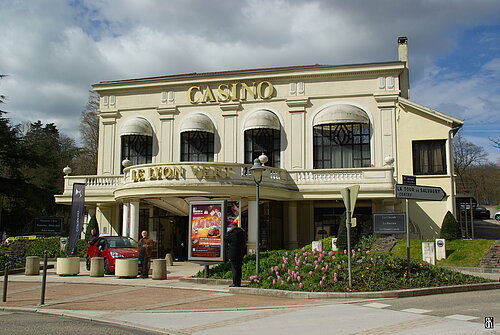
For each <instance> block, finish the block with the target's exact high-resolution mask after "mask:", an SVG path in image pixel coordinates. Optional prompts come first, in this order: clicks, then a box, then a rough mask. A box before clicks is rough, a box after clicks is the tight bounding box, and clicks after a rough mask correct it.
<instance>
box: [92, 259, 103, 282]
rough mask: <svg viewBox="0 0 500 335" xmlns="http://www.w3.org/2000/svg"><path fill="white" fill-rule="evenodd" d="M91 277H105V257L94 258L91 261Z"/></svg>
mask: <svg viewBox="0 0 500 335" xmlns="http://www.w3.org/2000/svg"><path fill="white" fill-rule="evenodd" d="M90 276H91V277H104V257H92V258H91V259H90Z"/></svg>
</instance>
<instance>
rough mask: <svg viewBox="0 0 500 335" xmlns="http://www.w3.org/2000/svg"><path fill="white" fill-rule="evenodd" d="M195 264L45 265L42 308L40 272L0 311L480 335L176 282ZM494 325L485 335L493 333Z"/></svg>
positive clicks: (245, 328)
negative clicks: (162, 274)
mask: <svg viewBox="0 0 500 335" xmlns="http://www.w3.org/2000/svg"><path fill="white" fill-rule="evenodd" d="M200 270H203V267H201V266H199V265H197V264H193V263H188V262H184V263H175V264H174V266H172V267H169V273H168V279H167V280H152V279H151V278H149V279H141V278H133V279H120V278H116V277H114V276H105V277H90V276H89V273H88V271H86V270H85V269H84V263H83V262H82V269H81V273H80V274H79V275H78V276H71V277H61V276H58V275H56V274H55V270H54V269H51V270H49V271H48V276H47V286H46V296H45V304H44V305H43V306H40V305H39V303H40V293H41V281H42V278H41V276H25V275H24V274H15V275H10V276H9V282H8V295H7V302H5V303H0V310H2V309H3V310H7V311H9V310H10V311H15V310H18V311H31V312H35V311H36V312H39V313H50V314H57V315H64V316H69V317H77V318H83V319H88V320H95V321H102V322H108V323H116V324H121V325H127V326H131V327H137V328H141V329H148V330H153V331H157V332H159V333H163V334H217V335H224V334H231V335H234V334H235V333H238V335H240V334H272V333H274V334H282V333H285V332H286V333H287V334H307V333H309V332H311V331H313V332H314V333H316V334H399V333H401V334H403V333H404V334H421V333H425V332H427V333H438V332H439V333H444V334H482V333H483V331H484V326H483V324H481V323H478V322H466V321H462V320H453V319H445V318H440V317H435V316H426V315H421V314H418V313H407V312H400V311H389V310H384V309H378V308H373V307H372V306H370V303H373V302H376V301H377V299H362V298H337V299H301V298H296V299H290V298H285V297H276V296H258V295H250V294H234V293H232V292H230V290H229V287H228V285H227V283H225V284H224V285H206V284H200V283H197V282H186V281H182V280H181V279H182V278H184V277H189V276H192V275H193V274H195V273H196V272H198V271H200ZM2 279H3V278H2ZM2 285H3V283H2ZM496 292H497V294H498V292H499V291H498V290H496ZM363 301H366V305H364V304H362V302H363ZM360 303H361V304H360ZM497 329H498V327H497ZM494 331H496V330H493V331H489V332H488V334H498V332H494Z"/></svg>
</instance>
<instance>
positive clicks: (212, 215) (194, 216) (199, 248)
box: [188, 201, 226, 262]
mask: <svg viewBox="0 0 500 335" xmlns="http://www.w3.org/2000/svg"><path fill="white" fill-rule="evenodd" d="M225 206H226V202H225V201H193V202H191V203H190V206H189V226H190V227H189V228H190V231H189V232H190V238H189V257H188V258H189V260H193V261H196V260H199V261H214V262H222V261H223V260H224V240H223V238H224V236H223V235H224V226H225V222H224V221H225V220H224V218H225V215H226V211H225V209H226V208H225Z"/></svg>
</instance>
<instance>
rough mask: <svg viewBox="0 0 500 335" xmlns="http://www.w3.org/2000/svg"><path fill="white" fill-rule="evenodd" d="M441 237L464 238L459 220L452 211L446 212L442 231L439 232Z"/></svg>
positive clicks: (448, 238) (450, 238)
mask: <svg viewBox="0 0 500 335" xmlns="http://www.w3.org/2000/svg"><path fill="white" fill-rule="evenodd" d="M439 237H440V238H444V239H446V240H458V239H461V238H462V231H461V229H460V226H459V225H458V222H457V220H455V217H454V216H453V214H451V212H450V211H448V213H446V215H445V217H444V220H443V224H442V225H441V232H440V234H439Z"/></svg>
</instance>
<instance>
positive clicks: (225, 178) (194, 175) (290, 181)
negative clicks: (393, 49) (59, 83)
mask: <svg viewBox="0 0 500 335" xmlns="http://www.w3.org/2000/svg"><path fill="white" fill-rule="evenodd" d="M250 168H251V165H249V164H234V163H211V162H199V163H169V164H144V165H136V166H131V167H129V168H127V169H125V171H124V175H111V176H67V177H65V189H64V196H68V195H70V194H71V192H72V188H73V184H74V183H84V184H85V185H86V190H87V194H88V195H91V194H93V193H95V194H101V195H102V194H108V196H111V197H113V192H114V191H115V190H116V189H119V188H120V186H125V185H128V187H130V186H132V185H131V184H137V185H139V184H142V183H143V182H148V183H149V182H151V183H156V184H158V183H161V184H164V185H165V186H171V185H175V186H180V185H184V186H190V185H194V184H196V185H199V186H200V187H202V185H203V184H200V182H201V181H203V182H206V183H207V186H208V185H212V186H213V185H216V184H218V183H219V184H221V185H227V184H232V185H235V186H237V185H240V186H253V185H254V180H253V178H252V173H251V170H250ZM345 184H360V185H368V184H370V185H372V186H371V187H372V188H375V189H377V188H380V189H385V190H387V189H390V188H393V187H394V186H393V185H394V178H393V169H392V168H388V167H385V168H373V167H370V168H353V169H328V170H326V169H321V170H292V171H287V170H283V169H278V168H273V167H266V170H265V171H264V174H263V180H262V186H263V187H269V188H276V189H288V190H296V191H297V190H298V191H300V190H301V189H302V188H304V187H305V188H307V189H308V190H310V189H311V187H313V188H314V187H316V186H318V187H321V186H323V185H336V187H334V188H339V187H343V186H342V185H345ZM132 187H133V186H132Z"/></svg>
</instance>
